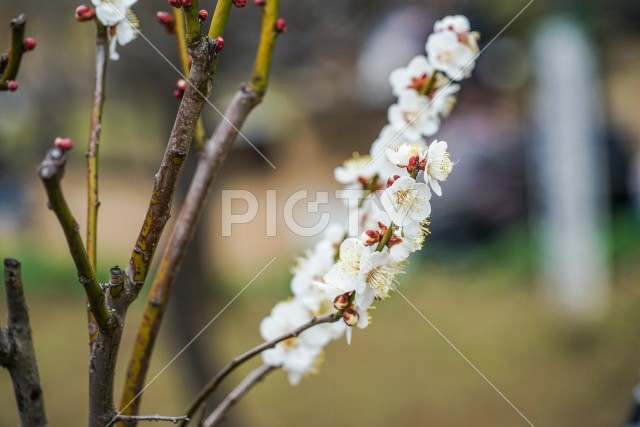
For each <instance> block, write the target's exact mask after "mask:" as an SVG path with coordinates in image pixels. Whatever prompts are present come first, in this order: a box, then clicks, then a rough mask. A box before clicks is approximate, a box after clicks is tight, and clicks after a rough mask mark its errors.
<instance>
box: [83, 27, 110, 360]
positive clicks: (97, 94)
mask: <svg viewBox="0 0 640 427" xmlns="http://www.w3.org/2000/svg"><path fill="white" fill-rule="evenodd" d="M96 25H97V35H96V72H95V83H94V89H93V106H92V108H91V126H90V130H89V142H88V144H87V240H86V242H87V256H88V257H89V262H90V264H91V267H92V268H93V271H96V270H97V268H98V249H97V242H98V208H99V207H100V199H99V197H98V154H99V149H100V133H101V131H102V111H103V107H104V100H105V94H104V92H105V83H106V76H107V63H108V62H109V61H108V58H109V40H108V38H107V29H106V28H105V27H104V26H103V25H102V24H101V23H100V22H99V21H98V20H96ZM87 316H88V322H89V348H91V346H92V345H93V343H94V342H95V340H96V335H97V334H98V327H97V324H96V320H95V319H94V318H93V315H92V314H91V311H88V312H87Z"/></svg>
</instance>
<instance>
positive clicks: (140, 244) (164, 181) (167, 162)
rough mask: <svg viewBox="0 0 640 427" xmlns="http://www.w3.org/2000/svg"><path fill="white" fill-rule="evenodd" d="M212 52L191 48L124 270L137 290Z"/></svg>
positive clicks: (207, 46) (206, 90)
mask: <svg viewBox="0 0 640 427" xmlns="http://www.w3.org/2000/svg"><path fill="white" fill-rule="evenodd" d="M225 1H226V0H225ZM214 49H215V43H214V42H212V41H211V40H208V39H201V40H199V41H198V42H197V43H196V44H195V45H193V46H191V47H190V50H191V56H192V57H193V64H192V67H191V75H190V77H189V85H188V86H187V89H186V91H185V93H184V96H183V98H182V101H181V103H180V107H179V109H178V113H177V115H176V120H175V123H174V126H173V130H172V131H171V136H170V137H169V143H168V145H167V149H166V151H165V154H164V158H163V159H162V163H161V165H160V169H159V170H158V173H157V174H156V180H155V185H154V187H153V193H152V195H151V200H150V202H149V208H148V210H147V214H146V217H145V220H144V223H143V225H142V228H141V230H140V234H139V236H138V238H137V241H136V244H135V247H134V249H133V252H132V254H131V259H130V261H129V267H128V269H127V273H128V274H129V277H130V278H131V280H132V282H133V283H134V284H135V285H136V287H137V289H141V288H142V285H143V283H144V281H145V279H146V277H147V274H148V271H149V266H150V264H151V261H152V260H153V256H154V254H155V251H156V248H157V246H158V242H159V241H160V237H161V235H162V232H163V230H164V226H165V225H166V223H167V221H168V220H169V217H170V213H171V203H172V201H173V195H174V192H175V189H176V184H177V182H178V178H179V177H180V174H181V173H182V169H183V167H184V163H185V160H186V158H187V154H188V152H189V147H190V145H191V140H192V138H193V134H194V131H195V128H196V123H197V122H198V118H199V117H200V113H201V112H202V108H203V107H204V104H205V101H206V98H207V97H208V96H209V94H210V92H211V77H212V75H211V70H212V66H213V62H214V60H215V58H216V57H217V56H216V55H215V53H214Z"/></svg>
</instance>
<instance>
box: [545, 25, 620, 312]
mask: <svg viewBox="0 0 640 427" xmlns="http://www.w3.org/2000/svg"><path fill="white" fill-rule="evenodd" d="M533 57H534V64H535V65H534V67H535V70H534V71H535V75H536V78H537V87H536V93H535V118H536V130H537V134H536V138H535V139H534V141H533V144H534V145H533V147H532V148H533V150H534V151H535V164H534V168H535V171H534V176H535V177H536V180H537V188H538V190H539V191H538V194H539V196H540V198H539V200H538V202H539V203H540V204H541V205H542V212H541V213H542V218H541V219H542V235H541V236H540V240H541V242H542V245H543V250H544V269H543V277H542V280H543V281H544V284H545V289H546V290H547V291H548V295H549V296H550V297H551V298H552V299H553V301H554V302H555V303H558V304H559V305H560V306H561V307H562V308H564V309H565V310H566V311H567V312H568V313H569V314H570V315H576V316H578V317H583V316H589V315H591V314H593V313H597V311H598V309H602V308H603V307H604V305H605V302H606V294H607V292H606V291H607V289H608V269H607V264H606V261H605V258H604V250H603V235H604V231H605V226H606V224H607V222H606V215H607V213H608V212H607V209H606V207H605V206H606V197H605V196H606V187H607V177H608V170H607V161H606V152H605V149H604V132H603V125H602V123H603V120H602V111H601V108H600V105H601V102H602V100H601V98H600V87H599V83H600V80H599V76H598V72H597V66H596V58H595V51H594V48H593V46H592V45H591V44H590V43H589V42H588V40H587V38H586V36H585V34H584V33H583V32H582V30H581V27H580V25H579V24H578V23H577V22H575V21H573V20H571V19H567V18H563V17H551V18H547V19H546V21H545V22H544V23H543V24H542V25H541V27H540V28H539V29H538V31H537V33H536V36H535V42H534V49H533Z"/></svg>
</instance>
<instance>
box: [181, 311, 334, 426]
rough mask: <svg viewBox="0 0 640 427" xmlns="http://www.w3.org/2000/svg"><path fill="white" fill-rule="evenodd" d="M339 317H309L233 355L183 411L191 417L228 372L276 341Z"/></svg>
mask: <svg viewBox="0 0 640 427" xmlns="http://www.w3.org/2000/svg"><path fill="white" fill-rule="evenodd" d="M341 318H342V312H341V311H336V312H334V313H331V314H327V315H325V316H322V317H314V318H313V319H311V320H310V321H308V322H307V323H305V324H304V325H301V326H300V327H298V328H296V329H294V330H293V331H291V332H289V333H286V334H284V335H281V336H279V337H278V338H275V339H273V340H270V341H266V342H263V343H262V344H260V345H257V346H255V347H254V348H252V349H250V350H248V351H246V352H244V353H242V354H241V355H239V356H236V357H234V358H233V360H231V362H229V363H228V364H227V365H226V366H225V367H224V368H222V369H221V370H220V371H219V372H218V373H217V374H216V376H215V377H213V379H212V380H211V381H209V383H208V384H207V385H206V386H205V387H204V388H203V389H202V390H201V391H200V393H198V396H196V398H195V399H194V400H193V401H192V402H191V403H190V404H189V406H188V407H187V410H186V411H185V413H186V414H187V416H189V417H193V416H194V415H195V413H196V411H197V410H198V408H199V407H200V405H202V404H203V403H204V402H205V401H206V400H207V398H208V397H209V396H210V395H211V393H213V392H214V391H216V389H217V388H218V386H219V385H220V383H221V382H222V381H223V380H224V379H225V378H226V377H227V376H228V375H229V374H231V373H232V372H233V371H234V370H236V369H237V368H238V367H240V366H241V365H242V364H244V363H245V362H247V361H249V360H251V359H252V358H254V357H255V356H257V355H259V354H260V353H262V352H263V351H265V350H268V349H270V348H273V347H275V346H276V345H277V344H278V343H280V342H282V341H285V340H288V339H289V338H296V337H298V336H299V335H300V334H301V333H302V332H304V331H306V330H307V329H309V328H311V327H313V326H316V325H321V324H323V323H333V322H336V321H338V320H340V319H341ZM182 425H183V426H185V425H186V423H183V424H182Z"/></svg>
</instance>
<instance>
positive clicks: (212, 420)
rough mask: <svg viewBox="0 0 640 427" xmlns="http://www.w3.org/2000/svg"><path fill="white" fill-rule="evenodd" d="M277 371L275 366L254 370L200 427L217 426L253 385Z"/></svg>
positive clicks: (264, 366)
mask: <svg viewBox="0 0 640 427" xmlns="http://www.w3.org/2000/svg"><path fill="white" fill-rule="evenodd" d="M276 369H278V367H277V366H269V365H262V366H260V367H259V368H256V369H254V370H253V371H251V373H249V375H247V376H246V377H245V379H244V380H242V382H241V383H240V384H238V386H237V387H236V388H234V389H233V391H232V392H231V393H229V394H228V395H227V397H225V399H224V400H223V401H222V402H220V404H219V405H218V407H217V408H216V409H215V410H214V411H213V412H212V413H211V415H209V416H208V417H207V419H205V420H204V422H203V423H202V427H213V426H216V425H218V424H219V423H220V422H221V421H222V420H223V417H224V415H225V414H226V413H227V411H228V410H229V409H231V407H232V406H233V405H235V403H236V402H237V401H238V400H239V399H240V398H241V397H242V396H244V395H245V394H246V393H247V392H248V391H249V390H251V388H253V386H254V385H256V384H257V383H258V382H260V381H262V380H263V379H264V377H266V376H267V375H269V374H270V373H271V372H273V371H274V370H276Z"/></svg>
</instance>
